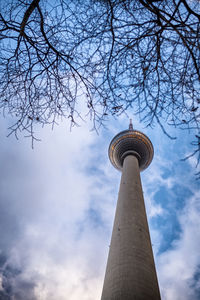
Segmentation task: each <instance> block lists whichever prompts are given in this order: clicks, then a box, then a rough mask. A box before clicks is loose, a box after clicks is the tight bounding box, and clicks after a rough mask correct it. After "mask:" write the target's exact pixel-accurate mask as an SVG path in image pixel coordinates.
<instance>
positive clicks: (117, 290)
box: [101, 130, 160, 300]
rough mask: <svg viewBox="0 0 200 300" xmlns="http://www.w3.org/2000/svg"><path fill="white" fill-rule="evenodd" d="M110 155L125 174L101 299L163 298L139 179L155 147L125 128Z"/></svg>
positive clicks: (114, 142) (111, 145)
mask: <svg viewBox="0 0 200 300" xmlns="http://www.w3.org/2000/svg"><path fill="white" fill-rule="evenodd" d="M109 157H110V160H111V162H112V164H113V165H114V167H116V168H117V169H119V170H122V177H121V183H120V190H119V195H118V202H117V209H116V214H115V220H114V226H113V232H112V238H111V245H110V250H109V255H108V262H107V268H106V274H105V279H104V286H103V292H102V298H101V300H160V292H159V286H158V281H157V275H156V269H155V264H154V258H153V252H152V246H151V240H150V234H149V228H148V222H147V217H146V211H145V204H144V198H143V192H142V185H141V179H140V170H143V169H144V168H146V167H147V166H148V165H149V164H150V162H151V160H152V157H153V146H152V144H151V142H150V140H149V139H148V138H147V137H146V136H145V135H144V134H142V133H140V132H139V131H135V130H126V131H123V132H121V133H120V134H118V135H117V136H116V137H115V138H114V139H113V140H112V141H111V144H110V147H109Z"/></svg>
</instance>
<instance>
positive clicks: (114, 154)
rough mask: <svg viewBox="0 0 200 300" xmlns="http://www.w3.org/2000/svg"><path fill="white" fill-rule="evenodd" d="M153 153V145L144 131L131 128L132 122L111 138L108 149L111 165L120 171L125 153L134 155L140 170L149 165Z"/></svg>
mask: <svg viewBox="0 0 200 300" xmlns="http://www.w3.org/2000/svg"><path fill="white" fill-rule="evenodd" d="M153 153H154V150H153V145H152V143H151V141H150V140H149V138H148V137H147V136H146V135H145V134H144V133H142V132H140V131H138V130H133V127H132V124H130V126H129V130H124V131H121V132H120V133H118V134H117V135H116V136H115V137H114V138H113V139H112V141H111V143H110V146H109V150H108V155H109V158H110V161H111V163H112V165H113V166H114V167H115V168H116V169H118V170H120V171H121V170H122V166H123V161H124V158H125V157H126V156H127V155H134V156H136V157H137V158H138V161H139V167H140V171H143V170H144V169H146V168H147V167H148V166H149V165H150V163H151V161H152V159H153Z"/></svg>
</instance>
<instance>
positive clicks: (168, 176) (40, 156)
mask: <svg viewBox="0 0 200 300" xmlns="http://www.w3.org/2000/svg"><path fill="white" fill-rule="evenodd" d="M130 116H131V113H130ZM10 122H11V120H10V119H8V118H7V119H3V118H1V119H0V138H1V140H0V141H1V146H0V168H1V178H0V235H1V239H0V300H47V299H48V300H79V299H81V300H100V297H101V291H102V285H103V279H104V272H105V266H106V260H107V255H108V249H109V243H110V237H111V230H112V224H113V218H114V212H115V206H116V200H117V193H118V187H119V181H120V173H119V172H118V171H117V170H115V169H114V168H113V167H112V165H111V164H110V162H109V160H108V156H107V149H108V146H109V143H110V140H111V139H112V138H113V136H114V135H115V134H117V133H118V132H119V131H121V130H124V129H127V127H128V123H129V120H128V118H125V117H124V118H120V119H118V120H110V121H108V122H107V123H106V127H107V128H101V129H100V130H99V135H97V134H96V132H94V131H91V130H90V129H91V124H90V123H82V124H81V127H78V128H73V130H72V131H71V132H70V130H69V124H67V123H66V122H65V121H64V122H62V123H61V124H60V125H59V126H57V127H55V128H54V130H53V131H52V130H51V129H50V128H48V127H46V128H43V129H42V130H38V132H37V136H38V137H39V138H41V140H42V141H41V142H36V143H35V145H34V149H32V148H31V141H30V139H29V138H23V136H20V139H19V140H16V139H15V138H14V137H12V136H11V137H9V138H7V137H6V135H7V134H8V131H7V127H8V126H9V124H10ZM133 125H134V127H135V128H137V129H138V130H141V131H143V132H144V133H145V134H147V135H148V136H149V138H150V139H151V141H152V143H153V145H154V148H155V156H154V160H153V162H152V164H151V165H150V167H149V168H148V169H147V170H145V171H144V172H143V173H142V174H141V176H142V181H143V189H144V196H145V202H146V209H147V214H148V220H149V225H150V232H151V238H152V244H153V251H154V255H155V260H156V268H157V273H158V279H159V284H160V290H161V294H162V299H163V300H191V299H193V300H198V299H200V251H199V249H200V191H199V186H200V182H199V181H197V180H195V176H194V173H195V171H196V170H195V169H194V165H195V159H190V160H188V161H186V162H182V161H181V160H180V159H181V158H183V157H185V156H186V155H187V154H188V153H189V152H190V151H191V148H190V147H189V141H190V140H191V136H190V134H188V133H186V132H185V131H177V132H173V130H172V129H169V130H170V131H171V134H173V135H175V136H176V137H177V139H176V140H173V141H171V140H169V138H167V137H166V136H165V135H164V134H163V133H162V132H161V130H160V129H159V128H158V127H156V126H155V128H154V129H151V128H145V127H144V126H143V125H142V124H140V123H139V122H138V120H137V119H135V117H133Z"/></svg>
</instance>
